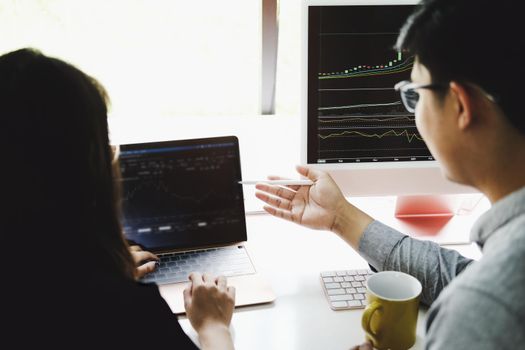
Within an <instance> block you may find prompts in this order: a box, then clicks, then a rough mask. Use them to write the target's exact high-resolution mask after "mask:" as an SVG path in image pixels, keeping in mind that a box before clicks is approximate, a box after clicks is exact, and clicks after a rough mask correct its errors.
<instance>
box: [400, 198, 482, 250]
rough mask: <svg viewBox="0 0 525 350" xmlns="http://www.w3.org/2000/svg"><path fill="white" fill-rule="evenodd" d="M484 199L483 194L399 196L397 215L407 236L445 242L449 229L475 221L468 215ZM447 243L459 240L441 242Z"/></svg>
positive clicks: (451, 239)
mask: <svg viewBox="0 0 525 350" xmlns="http://www.w3.org/2000/svg"><path fill="white" fill-rule="evenodd" d="M481 198H482V196H481V195H480V194H474V195H472V194H468V195H462V194H454V195H409V196H398V197H397V199H396V205H395V209H394V216H395V219H397V221H398V223H399V225H400V226H401V227H402V228H403V231H404V232H405V233H407V234H409V235H411V236H413V237H418V238H423V239H430V240H437V241H442V238H444V237H443V235H444V234H445V232H446V231H448V227H447V226H450V225H451V224H454V225H453V226H456V225H457V224H456V223H457V222H460V221H468V222H470V221H471V220H469V219H468V218H467V217H465V216H468V215H469V214H470V213H471V212H472V210H473V209H474V208H475V207H476V206H477V204H478V203H479V201H480V200H481ZM465 228H466V227H465ZM465 233H468V232H465ZM458 234H459V232H458ZM445 235H446V236H448V234H445ZM466 237H468V236H465V238H466ZM457 238H459V237H457ZM445 241H447V242H448V243H449V244H451V243H452V244H453V242H454V241H455V238H454V237H453V236H451V237H447V238H446V239H445V240H444V241H443V242H441V243H445ZM459 241H461V240H459ZM459 241H458V243H459Z"/></svg>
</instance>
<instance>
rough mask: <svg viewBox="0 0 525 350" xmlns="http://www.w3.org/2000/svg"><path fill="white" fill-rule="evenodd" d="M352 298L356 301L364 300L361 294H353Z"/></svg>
mask: <svg viewBox="0 0 525 350" xmlns="http://www.w3.org/2000/svg"><path fill="white" fill-rule="evenodd" d="M354 298H355V299H357V300H363V299H364V298H365V296H364V295H363V294H361V293H356V294H354Z"/></svg>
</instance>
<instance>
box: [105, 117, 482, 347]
mask: <svg viewBox="0 0 525 350" xmlns="http://www.w3.org/2000/svg"><path fill="white" fill-rule="evenodd" d="M110 130H111V139H112V142H114V143H134V142H145V141H153V140H156V141H158V140H168V139H182V138H196V137H209V136H219V135H221V136H222V135H237V136H238V137H239V140H240V147H241V160H242V172H243V178H244V179H259V178H264V177H265V176H266V175H268V174H278V175H284V176H292V177H296V176H297V175H296V174H295V170H294V165H295V164H298V163H299V132H300V123H299V121H298V119H297V118H293V117H282V118H281V117H269V116H264V117H232V118H220V119H214V118H198V117H192V118H173V119H163V120H154V119H153V120H152V119H143V120H140V121H137V120H124V119H120V120H110ZM245 196H246V197H247V198H254V197H253V188H246V191H245ZM255 201H256V200H255V199H253V201H250V200H248V202H249V203H248V207H249V209H254V208H255V207H256V206H257V204H256V202H255ZM351 202H352V203H354V204H355V205H357V206H358V207H360V208H362V209H363V210H365V211H367V212H368V213H369V214H371V215H372V216H374V217H376V218H377V219H379V220H382V221H383V222H385V223H387V224H389V225H392V226H393V227H395V228H397V229H399V230H401V231H405V230H407V229H408V230H409V231H410V229H411V227H410V225H408V226H407V223H406V222H403V221H399V220H396V219H395V218H394V217H393V215H392V213H393V208H392V205H393V198H392V197H376V198H369V199H364V198H355V199H351ZM486 208H488V203H487V202H483V203H482V205H481V206H480V207H479V210H477V211H475V212H474V213H473V215H472V216H468V217H467V216H464V217H455V218H454V219H452V220H450V221H449V222H447V223H446V225H445V226H444V227H443V232H442V233H443V235H444V236H446V237H445V238H446V239H445V241H449V240H450V241H454V239H455V238H454V239H451V237H452V235H458V237H459V239H458V241H460V242H464V241H466V237H468V232H469V230H470V226H471V225H472V222H473V220H474V219H475V218H477V217H478V216H479V214H481V213H482V212H483V211H484V210H486ZM247 226H248V244H247V246H248V249H249V252H250V255H251V256H252V258H253V260H254V263H255V265H256V268H257V269H258V271H259V272H260V273H261V274H262V275H263V276H265V277H266V278H267V279H268V280H269V281H270V283H271V284H272V286H273V288H274V291H275V293H276V296H277V300H276V301H275V302H274V303H272V304H267V305H260V306H250V307H244V308H240V309H237V310H236V311H235V314H234V316H233V321H232V330H233V335H234V342H235V345H236V348H237V349H239V350H243V349H250V350H253V349H265V350H268V349H287V350H293V349H301V350H305V349H331V350H332V349H334V350H337V349H348V348H350V347H351V346H353V345H357V344H360V343H362V342H363V340H364V332H363V331H362V329H361V314H362V310H357V311H332V310H331V309H330V307H329V305H328V303H327V301H326V299H325V296H324V293H323V290H322V287H321V283H320V279H319V273H320V272H321V271H325V270H338V269H352V268H367V267H368V265H367V263H366V262H365V261H364V260H363V259H362V258H361V257H360V256H359V255H358V254H357V253H356V252H354V251H353V250H352V249H351V248H350V247H349V246H348V245H347V244H346V243H345V242H343V241H342V240H340V239H339V238H338V237H336V236H335V235H334V234H331V233H329V232H321V231H313V230H309V229H305V228H302V227H300V226H298V225H295V224H293V223H289V222H286V221H283V220H279V219H276V218H273V217H271V216H269V215H249V216H248V217H247ZM443 235H442V234H440V237H443ZM422 238H429V239H432V237H422ZM438 240H439V239H438ZM452 248H453V249H457V250H459V251H461V252H462V253H463V254H464V255H466V256H469V257H472V258H478V257H479V250H478V249H477V247H475V246H473V245H470V244H463V245H454V246H452ZM424 321H425V311H424V310H423V311H421V312H420V315H419V319H418V329H417V342H416V344H415V346H414V349H421V348H422V346H423V337H424V333H425V332H424ZM181 324H182V327H183V328H184V330H185V331H186V332H187V333H188V334H190V336H192V337H193V338H195V336H196V335H195V332H194V330H193V329H192V327H191V325H190V324H189V321H188V320H187V319H185V318H181Z"/></svg>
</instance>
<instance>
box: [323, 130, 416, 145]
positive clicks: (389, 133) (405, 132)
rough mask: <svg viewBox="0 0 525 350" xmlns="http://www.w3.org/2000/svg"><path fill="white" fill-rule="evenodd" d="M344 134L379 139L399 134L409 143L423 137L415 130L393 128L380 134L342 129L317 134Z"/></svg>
mask: <svg viewBox="0 0 525 350" xmlns="http://www.w3.org/2000/svg"><path fill="white" fill-rule="evenodd" d="M345 135H348V136H350V135H357V136H362V137H367V138H373V137H376V138H378V139H381V138H383V137H386V136H395V137H400V136H404V137H406V138H407V141H408V142H409V143H411V142H412V141H413V140H414V139H417V140H420V141H423V138H422V137H421V136H419V134H417V133H415V132H412V133H410V132H409V131H408V130H403V131H402V132H399V133H398V132H397V131H395V130H388V131H387V132H384V133H382V134H368V133H364V132H361V131H354V130H352V131H343V132H340V133H333V134H329V135H326V136H323V135H321V134H319V138H321V139H322V140H325V139H328V138H330V137H338V136H345Z"/></svg>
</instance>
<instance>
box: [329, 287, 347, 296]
mask: <svg viewBox="0 0 525 350" xmlns="http://www.w3.org/2000/svg"><path fill="white" fill-rule="evenodd" d="M327 293H328V295H338V294H345V290H344V289H342V288H339V289H328V290H327Z"/></svg>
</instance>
